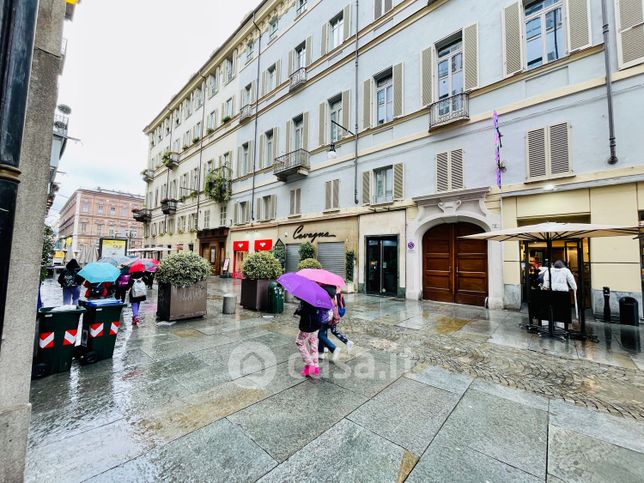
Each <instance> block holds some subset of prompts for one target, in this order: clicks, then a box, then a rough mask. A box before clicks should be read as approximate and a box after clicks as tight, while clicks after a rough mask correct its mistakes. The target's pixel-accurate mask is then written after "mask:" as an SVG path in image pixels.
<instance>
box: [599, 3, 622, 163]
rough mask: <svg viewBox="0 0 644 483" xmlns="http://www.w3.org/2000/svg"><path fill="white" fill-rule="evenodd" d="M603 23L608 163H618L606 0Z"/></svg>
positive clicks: (603, 6) (603, 7)
mask: <svg viewBox="0 0 644 483" xmlns="http://www.w3.org/2000/svg"><path fill="white" fill-rule="evenodd" d="M602 24H603V32H604V68H605V69H606V100H607V102H608V144H609V147H610V157H609V158H608V164H615V163H617V161H618V159H617V154H616V149H617V143H616V142H615V119H614V115H613V81H612V79H611V73H610V52H609V48H608V39H609V36H608V33H609V24H608V6H607V5H606V0H602Z"/></svg>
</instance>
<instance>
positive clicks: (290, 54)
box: [288, 49, 295, 76]
mask: <svg viewBox="0 0 644 483" xmlns="http://www.w3.org/2000/svg"><path fill="white" fill-rule="evenodd" d="M294 53H295V51H294V50H293V49H291V50H289V51H288V75H289V76H290V75H291V74H293V55H294Z"/></svg>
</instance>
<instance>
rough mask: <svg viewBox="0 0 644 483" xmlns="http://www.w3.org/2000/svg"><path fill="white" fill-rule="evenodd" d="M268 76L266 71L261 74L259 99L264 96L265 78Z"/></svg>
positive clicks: (265, 90)
mask: <svg viewBox="0 0 644 483" xmlns="http://www.w3.org/2000/svg"><path fill="white" fill-rule="evenodd" d="M267 75H268V71H267V70H265V71H264V72H262V82H261V87H260V89H259V97H264V94H266V92H267V86H266V84H267V82H266V76H267Z"/></svg>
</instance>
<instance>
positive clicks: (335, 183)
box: [331, 179, 340, 208]
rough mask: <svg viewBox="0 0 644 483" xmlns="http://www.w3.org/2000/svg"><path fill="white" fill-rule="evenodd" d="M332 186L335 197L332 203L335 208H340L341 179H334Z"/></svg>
mask: <svg viewBox="0 0 644 483" xmlns="http://www.w3.org/2000/svg"><path fill="white" fill-rule="evenodd" d="M332 188H333V197H332V199H331V203H332V204H333V208H339V207H340V180H339V179H334V180H333V182H332Z"/></svg>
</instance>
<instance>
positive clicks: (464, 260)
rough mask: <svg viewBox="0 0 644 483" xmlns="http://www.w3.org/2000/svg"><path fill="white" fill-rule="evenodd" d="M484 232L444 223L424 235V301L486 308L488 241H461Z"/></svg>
mask: <svg viewBox="0 0 644 483" xmlns="http://www.w3.org/2000/svg"><path fill="white" fill-rule="evenodd" d="M482 231H484V230H483V229H482V228H481V227H479V226H476V225H473V224H472V223H444V224H441V225H437V226H435V227H433V228H431V229H429V230H428V231H427V232H426V233H425V235H424V236H423V299H426V300H437V301H440V302H455V303H459V304H469V305H481V306H482V305H485V299H486V298H487V295H488V274H487V270H488V267H487V241H485V240H463V239H462V238H460V237H462V236H465V235H473V234H475V233H481V232H482Z"/></svg>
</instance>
